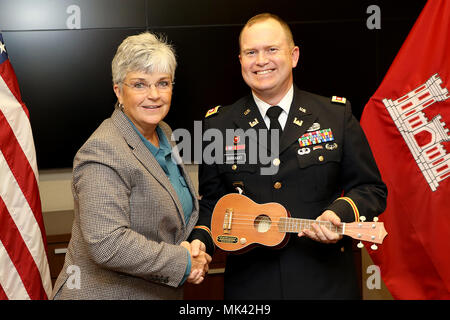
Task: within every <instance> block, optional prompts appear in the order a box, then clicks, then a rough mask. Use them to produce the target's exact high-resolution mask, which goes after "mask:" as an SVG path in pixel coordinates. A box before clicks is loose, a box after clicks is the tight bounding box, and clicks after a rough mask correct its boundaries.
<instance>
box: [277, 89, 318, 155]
mask: <svg viewBox="0 0 450 320" xmlns="http://www.w3.org/2000/svg"><path fill="white" fill-rule="evenodd" d="M316 119H317V115H316V114H315V113H314V110H313V109H312V108H311V107H310V106H309V105H308V103H307V101H305V98H304V96H303V95H302V93H301V91H300V90H298V89H297V88H296V87H295V86H294V98H293V100H292V104H291V108H290V109H289V115H288V119H287V122H286V126H285V127H284V130H283V135H282V136H281V142H280V154H281V153H282V152H283V151H284V150H286V149H287V148H288V147H289V146H290V145H291V144H292V143H293V142H294V141H296V140H298V138H300V137H301V136H302V135H303V134H304V133H305V132H306V130H307V129H308V128H309V127H311V125H312V124H313V123H314V120H316Z"/></svg>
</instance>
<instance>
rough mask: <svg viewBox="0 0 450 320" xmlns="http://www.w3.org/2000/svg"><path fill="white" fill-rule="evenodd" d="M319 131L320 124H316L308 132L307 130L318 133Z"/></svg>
mask: <svg viewBox="0 0 450 320" xmlns="http://www.w3.org/2000/svg"><path fill="white" fill-rule="evenodd" d="M319 129H320V123H318V122H314V123H313V125H312V126H311V127H309V128H308V130H306V131H308V132H311V131H316V130H319Z"/></svg>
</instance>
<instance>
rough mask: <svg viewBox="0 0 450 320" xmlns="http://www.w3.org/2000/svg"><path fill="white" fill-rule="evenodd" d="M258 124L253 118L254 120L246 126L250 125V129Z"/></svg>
mask: <svg viewBox="0 0 450 320" xmlns="http://www.w3.org/2000/svg"><path fill="white" fill-rule="evenodd" d="M258 123H259V121H258V119H256V118H255V120H253V121H250V122H249V123H248V124H249V125H250V127H252V128H253V127H254V126H256V125H257V124H258Z"/></svg>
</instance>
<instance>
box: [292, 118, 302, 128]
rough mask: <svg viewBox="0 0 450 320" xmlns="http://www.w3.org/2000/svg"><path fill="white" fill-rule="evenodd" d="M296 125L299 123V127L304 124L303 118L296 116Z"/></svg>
mask: <svg viewBox="0 0 450 320" xmlns="http://www.w3.org/2000/svg"><path fill="white" fill-rule="evenodd" d="M293 122H294V123H295V124H296V125H298V126H299V127H301V126H302V125H303V120H298V119H297V117H295V118H294V121H293Z"/></svg>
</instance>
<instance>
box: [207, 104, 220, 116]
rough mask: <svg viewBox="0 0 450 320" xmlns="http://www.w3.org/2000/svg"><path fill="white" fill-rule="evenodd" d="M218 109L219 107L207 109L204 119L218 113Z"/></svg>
mask: <svg viewBox="0 0 450 320" xmlns="http://www.w3.org/2000/svg"><path fill="white" fill-rule="evenodd" d="M220 107H221V106H217V107H214V108H212V109H209V110H208V112H206V115H205V118H208V117H209V116H212V115H213V114H216V113H217V112H218V111H219V108H220Z"/></svg>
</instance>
